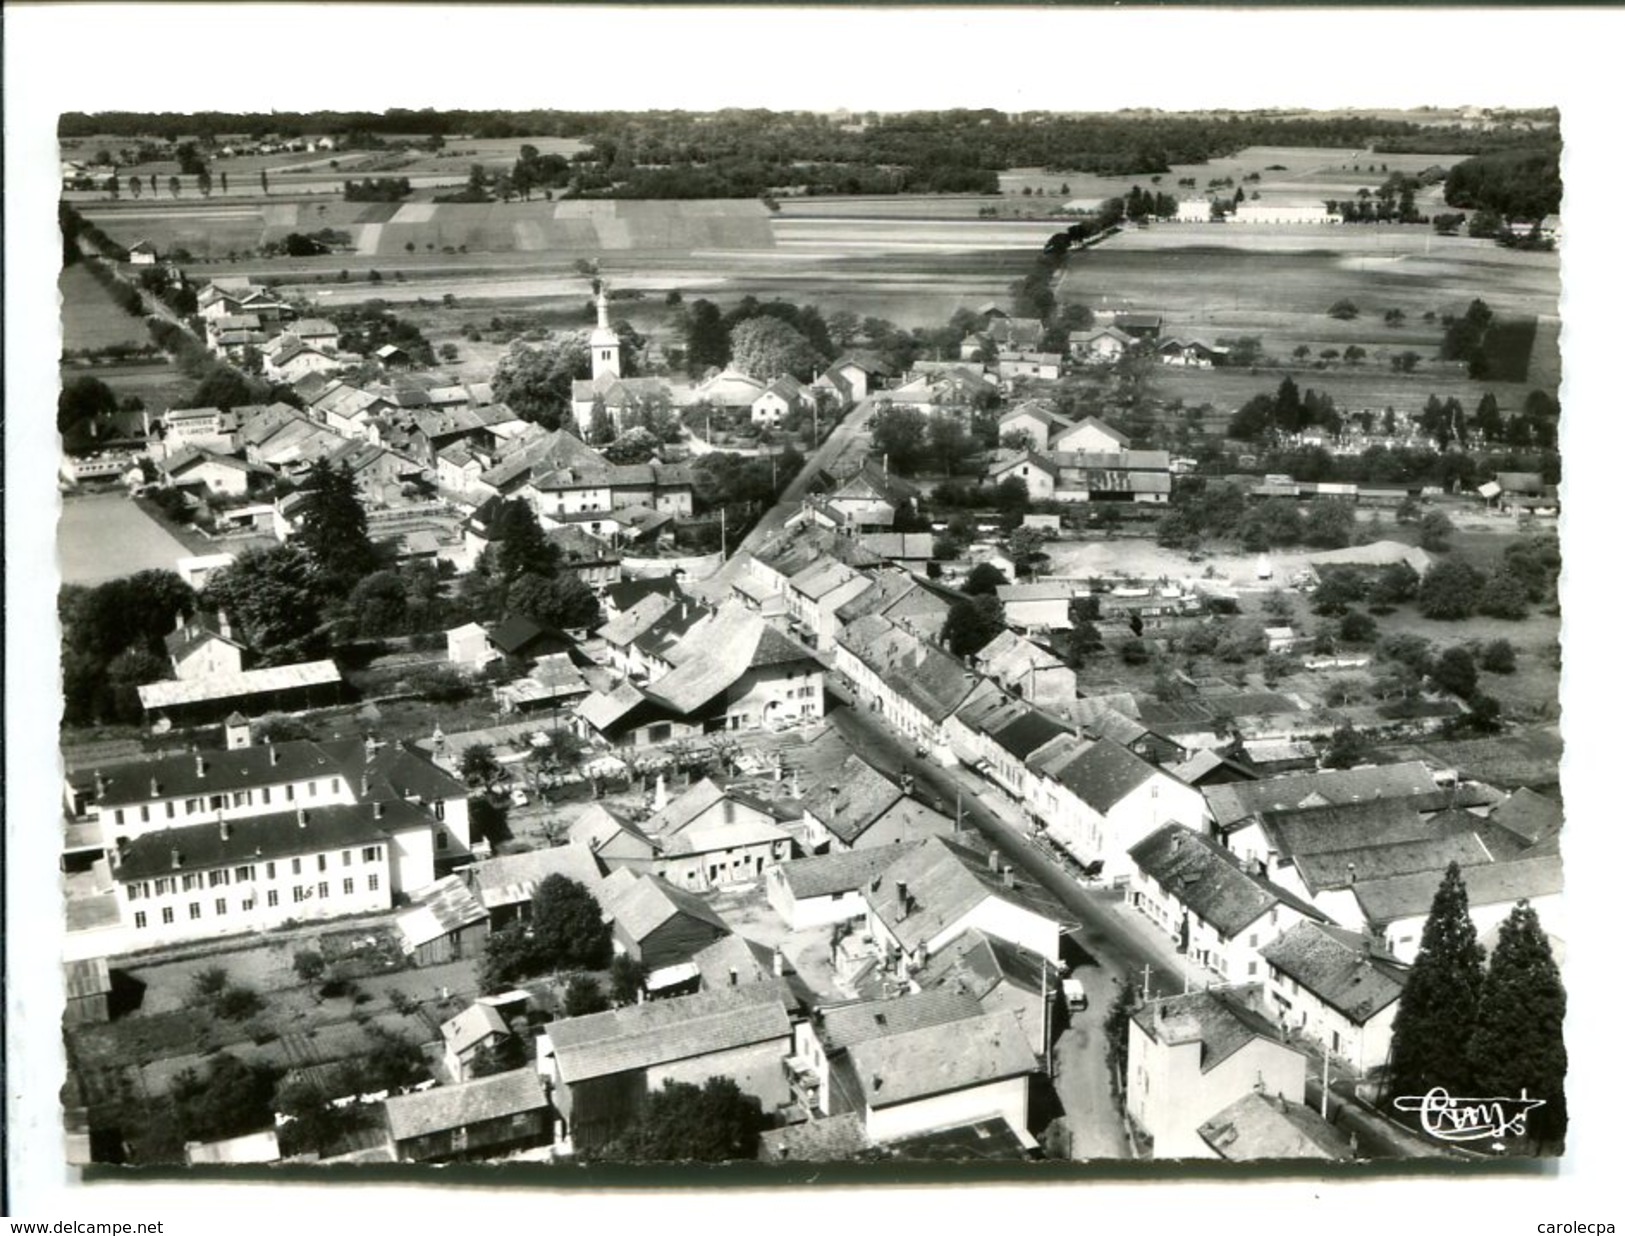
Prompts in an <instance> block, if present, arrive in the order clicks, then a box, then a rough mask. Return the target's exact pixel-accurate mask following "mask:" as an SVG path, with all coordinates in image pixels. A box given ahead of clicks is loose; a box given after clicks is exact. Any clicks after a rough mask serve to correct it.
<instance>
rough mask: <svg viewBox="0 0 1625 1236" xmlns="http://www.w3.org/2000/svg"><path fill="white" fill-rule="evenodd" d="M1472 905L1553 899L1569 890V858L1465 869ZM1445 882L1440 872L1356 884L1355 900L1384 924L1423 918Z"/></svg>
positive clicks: (1376, 922) (1374, 921)
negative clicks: (1565, 863)
mask: <svg viewBox="0 0 1625 1236" xmlns="http://www.w3.org/2000/svg"><path fill="white" fill-rule="evenodd" d="M1461 879H1462V883H1463V884H1465V885H1466V886H1467V902H1468V904H1469V905H1471V906H1475V907H1476V906H1500V905H1510V904H1511V903H1513V902H1515V901H1517V900H1519V899H1520V898H1524V897H1527V898H1530V899H1531V900H1533V899H1534V898H1536V897H1550V896H1553V895H1555V894H1557V893H1560V892H1562V891H1563V860H1562V859H1561V858H1559V857H1558V856H1557V855H1542V856H1540V857H1536V858H1521V859H1515V860H1512V861H1509V862H1504V863H1484V864H1482V865H1480V866H1477V867H1468V868H1466V869H1465V870H1463V871H1462V873H1461ZM1442 880H1443V875H1442V873H1440V872H1437V871H1432V872H1424V873H1421V874H1418V875H1406V876H1395V877H1393V878H1392V879H1388V880H1371V881H1369V882H1361V883H1359V884H1356V885H1355V886H1354V897H1355V900H1356V901H1358V902H1359V903H1360V908H1361V909H1362V910H1364V911H1365V916H1366V921H1368V922H1370V923H1372V924H1374V925H1381V924H1385V923H1391V922H1394V921H1395V920H1397V919H1402V918H1420V917H1423V916H1425V915H1426V914H1427V913H1428V911H1429V910H1430V909H1431V908H1432V906H1433V898H1434V895H1435V894H1436V893H1437V892H1438V891H1439V884H1440V882H1441V881H1442Z"/></svg>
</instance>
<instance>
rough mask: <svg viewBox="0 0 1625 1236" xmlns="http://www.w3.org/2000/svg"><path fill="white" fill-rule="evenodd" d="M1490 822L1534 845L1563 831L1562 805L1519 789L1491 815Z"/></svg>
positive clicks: (1532, 791) (1529, 791)
mask: <svg viewBox="0 0 1625 1236" xmlns="http://www.w3.org/2000/svg"><path fill="white" fill-rule="evenodd" d="M1490 819H1492V820H1493V821H1495V823H1497V824H1499V825H1500V826H1501V827H1502V828H1504V829H1507V830H1509V831H1510V832H1513V833H1516V834H1517V835H1518V836H1519V837H1522V838H1523V839H1524V840H1525V841H1527V842H1529V843H1530V844H1531V845H1533V844H1534V843H1535V842H1537V841H1543V840H1545V839H1546V838H1547V837H1549V836H1551V835H1553V834H1555V833H1557V832H1560V831H1561V830H1562V828H1563V805H1562V804H1561V803H1557V802H1554V801H1552V800H1551V799H1549V798H1545V797H1543V796H1541V795H1539V794H1537V793H1535V791H1534V790H1529V789H1520V790H1517V791H1515V792H1514V793H1513V794H1512V796H1511V797H1510V798H1508V799H1507V800H1506V801H1505V802H1503V803H1501V804H1500V805H1499V806H1497V807H1496V808H1495V809H1494V810H1493V811H1491V812H1490Z"/></svg>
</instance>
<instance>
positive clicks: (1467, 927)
mask: <svg viewBox="0 0 1625 1236" xmlns="http://www.w3.org/2000/svg"><path fill="white" fill-rule="evenodd" d="M1567 1003H1568V997H1567V994H1566V992H1565V991H1564V988H1563V978H1562V974H1561V973H1560V971H1559V970H1558V968H1557V963H1556V961H1555V959H1554V958H1553V957H1552V950H1551V944H1550V942H1549V941H1548V940H1547V938H1546V933H1545V931H1544V930H1542V928H1541V925H1540V916H1539V915H1538V914H1537V913H1536V912H1535V910H1534V908H1533V907H1532V906H1530V904H1529V903H1528V902H1527V901H1520V902H1519V903H1518V904H1517V905H1516V906H1514V907H1513V909H1512V912H1511V913H1510V914H1509V915H1508V916H1507V918H1506V920H1505V921H1504V922H1503V923H1502V924H1501V928H1500V932H1499V935H1498V938H1497V940H1496V944H1495V951H1494V952H1493V953H1492V954H1490V956H1489V959H1488V965H1487V966H1486V964H1485V954H1484V946H1483V945H1482V944H1480V943H1479V930H1478V927H1477V925H1476V924H1475V923H1474V922H1473V919H1472V915H1471V914H1470V913H1469V908H1468V900H1467V888H1466V885H1465V884H1464V883H1463V881H1462V878H1461V870H1460V868H1459V867H1457V865H1456V864H1455V863H1451V864H1450V866H1449V867H1448V868H1447V869H1446V870H1445V874H1444V880H1443V881H1442V882H1441V883H1440V885H1439V891H1438V892H1437V893H1436V894H1435V896H1434V899H1433V905H1432V908H1431V909H1430V911H1429V913H1428V918H1427V923H1426V924H1425V925H1424V926H1423V928H1422V945H1421V949H1420V951H1419V952H1418V953H1417V956H1416V962H1415V964H1414V965H1413V966H1412V968H1411V974H1410V979H1409V981H1408V982H1407V983H1406V984H1405V991H1404V994H1403V995H1401V996H1400V999H1399V1008H1398V1011H1397V1012H1396V1013H1395V1015H1394V1034H1393V1048H1392V1052H1391V1054H1390V1056H1389V1075H1388V1096H1389V1100H1390V1101H1393V1100H1394V1099H1398V1098H1413V1097H1419V1096H1421V1095H1425V1094H1427V1093H1428V1092H1429V1091H1430V1090H1432V1089H1433V1088H1434V1087H1443V1088H1444V1089H1445V1090H1446V1091H1448V1092H1449V1093H1450V1094H1452V1095H1457V1096H1463V1097H1465V1096H1473V1095H1481V1096H1484V1097H1485V1098H1493V1097H1504V1098H1515V1097H1516V1096H1518V1095H1521V1094H1527V1095H1528V1096H1529V1097H1530V1098H1531V1099H1537V1100H1539V1101H1540V1102H1541V1104H1542V1105H1541V1106H1539V1107H1536V1108H1534V1109H1533V1110H1532V1111H1530V1112H1529V1115H1528V1123H1527V1127H1526V1134H1525V1135H1526V1137H1527V1139H1528V1142H1529V1143H1530V1144H1531V1145H1532V1146H1533V1148H1535V1149H1536V1150H1537V1151H1544V1150H1556V1149H1559V1148H1560V1147H1561V1146H1562V1143H1563V1137H1564V1133H1565V1132H1566V1130H1567V1127H1568V1105H1567V1102H1566V1099H1565V1095H1564V1079H1565V1076H1566V1074H1567V1072H1568V1053H1567V1050H1566V1048H1565V1046H1564V1042H1563V1015H1564V1012H1565V1010H1566V1007H1567Z"/></svg>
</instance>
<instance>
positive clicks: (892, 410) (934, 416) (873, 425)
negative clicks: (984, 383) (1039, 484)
mask: <svg viewBox="0 0 1625 1236" xmlns="http://www.w3.org/2000/svg"><path fill="white" fill-rule="evenodd" d="M869 431H870V441H871V444H872V446H873V450H874V453H875V454H877V455H879V456H881V457H882V458H883V459H885V460H886V461H887V466H888V467H891V468H894V469H896V470H897V472H898V473H900V474H901V475H903V476H913V475H915V474H916V473H918V472H922V471H927V470H930V471H934V472H938V473H940V474H941V475H943V476H950V477H951V476H952V475H953V474H954V473H955V472H958V471H960V470H961V469H962V468H963V467H964V466H966V465H967V464H969V463H970V462H971V461H972V460H973V459H974V458H975V457H976V456H977V455H978V454H979V452H981V451H985V450H990V449H991V448H992V447H993V446H995V445H997V438H998V432H999V425H998V421H997V420H996V419H995V418H994V417H993V416H992V414H991V413H977V414H975V415H973V416H971V417H969V418H965V417H961V416H958V415H956V414H955V413H954V412H951V411H948V410H945V409H944V410H939V411H936V412H933V413H931V414H930V415H929V416H927V415H926V414H925V413H924V412H922V411H920V410H919V409H918V408H914V407H909V406H907V405H906V404H888V405H886V406H883V407H881V408H880V409H879V410H878V411H877V412H876V413H875V414H874V417H873V418H872V419H871V420H870V422H869ZM1017 479H1019V478H1017ZM1022 489H1023V496H1025V490H1026V485H1025V483H1023V485H1022Z"/></svg>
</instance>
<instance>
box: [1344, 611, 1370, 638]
mask: <svg viewBox="0 0 1625 1236" xmlns="http://www.w3.org/2000/svg"><path fill="white" fill-rule="evenodd" d="M1337 635H1338V638H1339V639H1343V640H1346V641H1347V642H1348V643H1351V644H1369V643H1370V642H1371V641H1372V640H1374V639H1376V638H1377V620H1376V619H1375V618H1373V617H1372V616H1371V615H1370V614H1362V613H1360V612H1358V611H1355V612H1353V613H1348V614H1344V615H1343V620H1342V622H1340V623H1338V626H1337Z"/></svg>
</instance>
